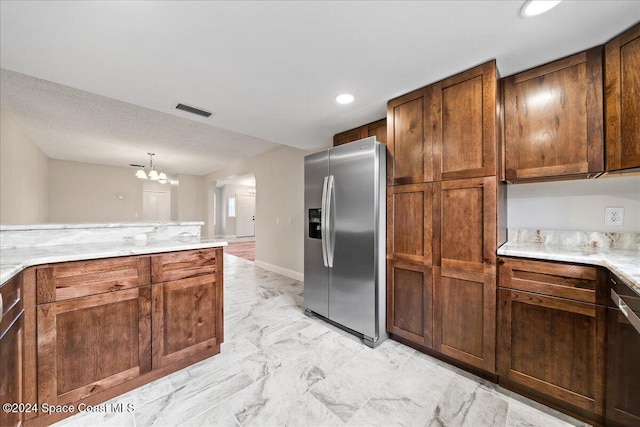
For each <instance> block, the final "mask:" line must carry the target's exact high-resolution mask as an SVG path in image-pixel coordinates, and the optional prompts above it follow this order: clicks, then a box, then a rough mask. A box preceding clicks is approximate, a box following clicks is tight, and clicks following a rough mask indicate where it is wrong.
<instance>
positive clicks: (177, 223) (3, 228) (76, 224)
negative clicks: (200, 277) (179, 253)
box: [0, 221, 204, 231]
mask: <svg viewBox="0 0 640 427" xmlns="http://www.w3.org/2000/svg"><path fill="white" fill-rule="evenodd" d="M183 225H204V222H202V221H170V222H105V223H100V222H74V223H51V224H49V223H46V224H24V225H23V224H19V225H0V231H24V230H60V229H77V228H120V227H141V226H149V227H160V226H165V227H167V226H183Z"/></svg>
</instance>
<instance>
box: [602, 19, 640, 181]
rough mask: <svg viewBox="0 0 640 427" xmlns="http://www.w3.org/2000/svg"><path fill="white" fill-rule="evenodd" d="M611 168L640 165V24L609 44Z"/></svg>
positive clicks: (607, 78)
mask: <svg viewBox="0 0 640 427" xmlns="http://www.w3.org/2000/svg"><path fill="white" fill-rule="evenodd" d="M605 87H606V101H605V102H606V109H605V114H606V123H607V133H606V148H607V149H606V152H607V171H613V170H619V169H628V168H635V167H640V100H639V99H638V93H640V24H638V25H635V26H634V27H632V28H631V29H630V30H628V31H627V32H625V33H623V34H622V35H620V36H619V37H616V38H615V39H613V40H611V41H610V42H609V43H607V44H606V45H605Z"/></svg>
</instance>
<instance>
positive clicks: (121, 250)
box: [0, 239, 228, 286]
mask: <svg viewBox="0 0 640 427" xmlns="http://www.w3.org/2000/svg"><path fill="white" fill-rule="evenodd" d="M227 244H228V243H227V242H226V241H224V240H220V239H198V240H187V241H180V240H161V241H154V242H143V243H140V242H126V243H90V244H78V245H58V246H43V247H32V248H15V249H2V250H0V286H2V285H4V284H5V283H6V282H7V281H9V280H10V279H11V278H13V277H14V276H16V275H17V274H18V273H20V272H21V271H22V270H24V269H25V268H28V267H33V266H34V265H41V264H49V263H55V262H67V261H83V260H89V259H100V258H112V257H120V256H132V255H146V254H156V253H162V252H173V251H183V250H190V249H205V248H216V247H222V246H227Z"/></svg>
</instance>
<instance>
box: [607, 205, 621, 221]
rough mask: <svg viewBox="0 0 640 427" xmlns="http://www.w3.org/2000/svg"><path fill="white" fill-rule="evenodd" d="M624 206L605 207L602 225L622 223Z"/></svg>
mask: <svg viewBox="0 0 640 427" xmlns="http://www.w3.org/2000/svg"><path fill="white" fill-rule="evenodd" d="M623 224H624V208H623V207H606V208H604V225H623Z"/></svg>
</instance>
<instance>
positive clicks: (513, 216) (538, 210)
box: [507, 176, 640, 232]
mask: <svg viewBox="0 0 640 427" xmlns="http://www.w3.org/2000/svg"><path fill="white" fill-rule="evenodd" d="M606 206H616V207H617V206H622V207H624V208H625V211H624V224H623V225H622V226H605V225H604V208H605V207H606ZM507 221H508V227H509V228H533V229H556V230H584V231H618V232H640V176H611V177H608V176H605V177H602V178H597V179H583V180H575V181H560V182H545V183H533V184H515V185H508V186H507Z"/></svg>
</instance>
